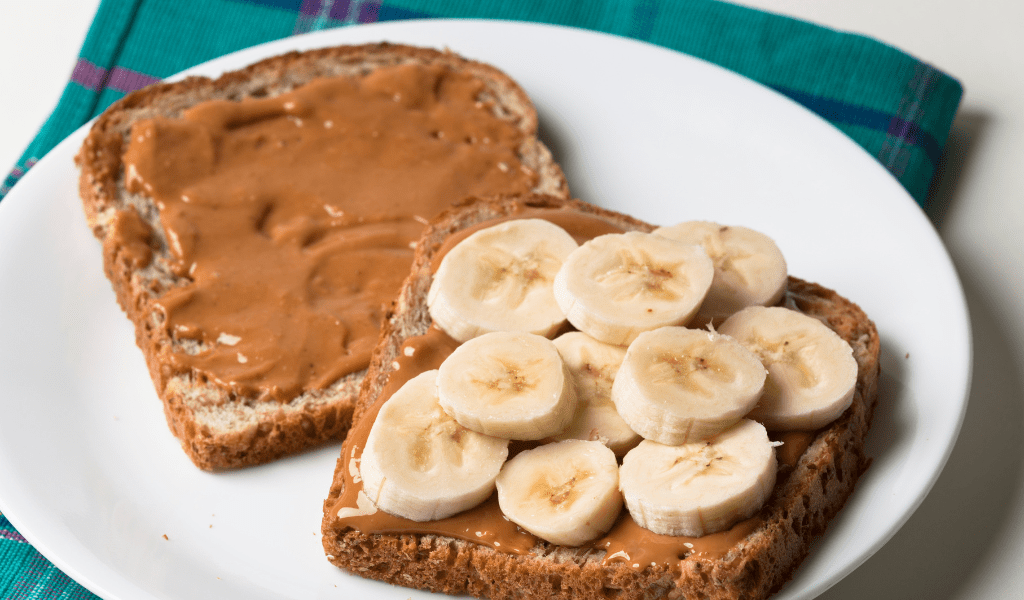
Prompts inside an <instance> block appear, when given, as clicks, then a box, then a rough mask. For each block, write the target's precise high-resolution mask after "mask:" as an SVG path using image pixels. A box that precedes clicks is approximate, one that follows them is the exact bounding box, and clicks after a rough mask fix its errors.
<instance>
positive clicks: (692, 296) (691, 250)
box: [554, 231, 714, 345]
mask: <svg viewBox="0 0 1024 600" xmlns="http://www.w3.org/2000/svg"><path fill="white" fill-rule="evenodd" d="M713 276H714V267H713V266H712V264H711V259H710V258H708V255H707V254H706V253H705V252H704V250H703V249H701V247H700V246H695V245H688V244H683V243H682V242H677V241H675V240H670V239H668V238H666V237H662V236H658V235H652V234H649V233H640V232H636V231H632V232H628V233H614V234H608V235H602V236H598V237H596V238H594V239H592V240H590V241H589V242H587V243H585V244H583V245H582V246H580V247H579V248H578V249H576V250H574V251H573V252H572V254H570V255H569V257H568V258H567V259H566V260H565V263H564V264H563V265H562V268H561V270H559V271H558V275H556V276H555V287H554V289H555V299H556V300H557V301H558V305H559V306H561V307H562V311H563V312H564V313H565V315H566V317H567V318H568V319H569V322H570V323H572V324H573V325H574V326H575V327H576V329H579V330H580V331H582V332H584V333H586V334H589V335H590V336H591V337H593V338H595V339H598V340H600V341H602V342H606V343H609V344H618V345H626V344H629V343H630V342H632V341H633V340H634V339H636V336H638V335H639V334H640V333H642V332H644V331H649V330H651V329H656V328H658V327H663V326H665V325H683V324H685V323H686V322H687V321H689V319H690V318H691V317H692V316H693V315H694V314H695V313H696V312H697V309H698V307H700V304H701V302H702V301H703V300H704V296H705V295H706V294H707V292H708V288H709V287H710V286H711V280H712V278H713Z"/></svg>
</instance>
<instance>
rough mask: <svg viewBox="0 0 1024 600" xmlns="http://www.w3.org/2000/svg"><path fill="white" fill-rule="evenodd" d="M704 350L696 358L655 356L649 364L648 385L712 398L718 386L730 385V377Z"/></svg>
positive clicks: (688, 355) (715, 358) (729, 373)
mask: <svg viewBox="0 0 1024 600" xmlns="http://www.w3.org/2000/svg"><path fill="white" fill-rule="evenodd" d="M703 350H704V351H703V352H700V353H696V354H682V355H680V354H676V353H674V352H662V353H660V354H658V355H656V356H655V357H654V361H653V362H652V364H651V373H650V375H651V382H652V383H656V384H659V385H671V386H673V387H678V388H681V389H684V390H686V391H688V392H692V393H694V394H702V395H711V394H713V393H714V391H713V390H715V389H716V387H717V385H720V384H725V383H728V382H730V381H732V379H733V373H732V371H731V370H730V369H729V368H727V367H726V366H725V365H724V364H723V363H722V361H721V360H718V358H717V357H716V356H715V355H714V352H713V351H711V349H710V348H705V349H703ZM716 384H717V385H716Z"/></svg>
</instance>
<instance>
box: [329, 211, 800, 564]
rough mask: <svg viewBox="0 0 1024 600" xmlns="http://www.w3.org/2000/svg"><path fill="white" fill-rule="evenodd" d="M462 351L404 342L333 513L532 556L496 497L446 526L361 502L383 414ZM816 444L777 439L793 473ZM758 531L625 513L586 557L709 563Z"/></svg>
mask: <svg viewBox="0 0 1024 600" xmlns="http://www.w3.org/2000/svg"><path fill="white" fill-rule="evenodd" d="M514 218H544V219H548V220H550V221H552V222H554V223H555V224H557V225H559V226H561V227H563V228H564V229H566V230H567V231H568V232H569V233H570V234H571V235H573V237H575V238H576V239H577V240H578V241H580V242H583V241H586V240H587V239H591V238H593V237H596V236H597V235H602V234H605V233H614V232H616V231H621V230H620V229H618V228H616V227H615V226H613V225H611V224H610V223H608V222H607V221H603V220H601V219H598V218H596V217H591V216H587V215H582V214H580V213H578V212H572V211H561V210H538V209H529V208H523V209H520V210H519V211H517V212H516V213H515V215H514ZM502 220H506V218H499V219H494V220H490V221H485V222H483V223H480V224H478V225H476V226H473V227H470V228H467V229H466V230H464V231H460V232H459V234H457V235H455V236H451V237H450V238H449V239H448V240H447V241H446V243H445V244H444V245H443V246H442V247H441V248H439V249H438V251H437V252H436V253H435V255H434V256H432V257H431V268H432V270H436V268H437V266H438V264H439V263H440V260H441V258H443V256H444V254H445V253H446V252H447V251H448V250H450V249H451V248H452V247H454V245H455V244H457V243H458V241H459V240H461V239H465V237H467V236H468V235H469V234H471V233H472V232H474V231H477V230H479V229H481V228H484V227H487V226H490V225H494V224H496V223H498V222H500V221H502ZM457 347H458V342H457V341H455V340H454V339H452V338H451V337H449V336H448V335H447V334H445V333H444V332H443V331H441V330H440V329H438V328H437V327H435V326H433V325H432V326H431V327H430V328H429V329H428V330H427V332H426V333H425V334H423V335H419V336H413V337H410V338H408V339H406V340H405V341H404V343H403V344H402V347H401V348H400V350H399V352H398V355H397V357H396V359H395V362H394V363H393V365H392V367H393V369H392V371H391V372H390V373H389V375H388V380H387V383H386V384H385V386H384V388H383V389H382V390H381V392H380V394H379V395H378V396H377V398H376V400H375V402H374V404H373V405H372V406H368V407H367V409H366V411H365V412H364V413H362V414H361V415H360V416H359V418H358V419H357V421H356V422H355V424H354V425H353V427H352V429H351V430H350V431H349V434H348V437H347V438H346V442H345V445H344V448H343V449H342V456H341V459H342V461H343V464H344V465H347V468H345V469H343V471H342V474H341V475H342V480H343V484H344V485H343V489H342V491H341V495H340V496H339V497H338V498H337V500H336V501H335V503H334V505H333V507H332V508H331V509H329V511H330V513H331V514H333V515H336V516H337V522H338V523H339V524H340V525H342V526H347V527H352V528H353V529H356V530H358V531H361V532H363V533H390V534H396V533H397V534H403V533H408V534H433V535H442V536H446V537H451V538H455V539H461V540H465V541H468V542H473V543H477V544H481V545H484V546H489V547H491V548H494V549H495V550H499V551H502V552H508V553H511V554H527V553H529V552H530V551H531V549H532V548H533V547H534V546H535V545H536V544H537V543H538V542H539V539H538V538H536V537H535V536H533V535H532V534H530V533H528V532H526V531H524V530H523V529H521V528H519V527H518V526H517V525H515V524H514V523H512V522H511V521H509V520H508V519H507V518H505V516H504V515H503V514H502V513H501V510H500V509H499V508H498V503H497V496H496V495H492V496H491V497H490V498H489V499H488V500H487V501H485V502H484V503H483V504H481V505H479V506H476V507H474V508H471V509H469V510H467V511H464V512H462V513H459V514H457V515H454V516H452V517H449V518H447V519H442V520H438V521H428V522H417V521H412V520H409V519H405V518H403V517H397V516H394V515H390V514H388V513H386V512H384V511H381V510H378V509H377V508H376V507H375V506H373V504H372V502H371V501H370V500H369V499H368V498H366V497H365V495H363V494H362V483H361V481H360V479H359V476H358V473H359V461H360V457H361V455H362V449H363V447H365V444H366V439H367V437H368V436H369V434H370V429H371V428H372V426H373V422H374V420H375V419H376V415H377V412H378V411H379V410H380V408H381V407H382V406H383V405H384V403H385V402H386V401H387V399H388V398H390V397H391V395H392V394H394V393H395V392H397V391H398V389H399V388H401V387H402V385H403V384H405V382H407V381H409V380H410V379H412V378H413V377H415V376H416V375H418V374H420V373H423V372H424V371H428V370H431V369H437V368H438V367H439V366H440V365H441V363H442V362H443V361H444V359H445V358H447V357H448V355H450V354H451V353H452V352H454V350H455V349H456V348H457ZM814 437H815V434H814V433H808V432H784V433H781V434H779V435H776V436H773V439H775V440H777V441H782V442H783V446H782V447H785V452H783V453H780V454H779V455H778V458H779V462H780V465H785V466H788V467H792V466H794V465H795V464H796V462H797V461H798V460H799V458H800V455H802V454H803V452H804V451H805V450H806V449H807V447H808V446H809V445H810V443H811V442H812V441H813V439H814ZM517 446H519V447H518V448H517ZM526 447H529V443H518V442H517V443H514V444H513V446H512V447H511V448H510V450H512V451H513V452H515V451H516V450H521V449H525V448H526ZM782 447H780V449H781V448H782ZM361 496H362V497H361ZM760 524H761V519H760V518H759V517H757V516H755V517H752V518H750V519H746V520H744V521H740V522H739V523H737V524H735V525H734V526H733V527H732V528H730V529H728V530H726V531H722V532H719V533H714V534H710V535H705V536H702V537H699V538H693V537H686V536H668V535H660V534H657V533H654V532H651V531H649V530H647V529H644V528H642V527H640V526H639V525H637V524H636V522H635V521H633V519H632V517H630V515H629V513H628V512H626V511H625V510H624V509H623V511H622V514H620V516H619V519H618V520H617V521H616V522H615V524H614V525H613V526H612V528H611V530H609V532H608V533H607V534H606V535H604V536H602V537H600V538H598V539H596V540H594V541H593V542H590V543H589V544H586V545H585V548H584V549H593V550H603V551H604V552H605V555H604V559H603V561H604V562H605V563H624V564H627V565H629V566H631V567H634V568H638V569H641V568H644V567H647V566H648V565H650V564H652V563H655V564H663V565H675V564H678V562H679V561H680V560H681V559H684V558H686V557H687V556H690V555H698V556H703V557H708V558H719V557H722V556H725V555H726V554H727V553H728V552H729V551H730V550H731V549H732V548H734V547H735V546H736V545H737V544H738V543H740V542H741V541H742V540H743V539H745V538H746V537H747V536H748V535H750V534H751V533H752V532H753V531H754V530H756V529H757V527H758V526H759V525H760Z"/></svg>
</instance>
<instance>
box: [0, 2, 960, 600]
mask: <svg viewBox="0 0 1024 600" xmlns="http://www.w3.org/2000/svg"><path fill="white" fill-rule="evenodd" d="M450 23H460V24H463V25H471V24H486V25H489V26H493V25H501V26H513V27H527V28H544V29H549V30H556V31H557V30H563V29H568V30H573V31H576V32H578V33H580V34H584V35H589V36H598V37H605V38H609V39H614V40H616V41H617V42H625V43H632V44H639V45H644V46H647V47H648V48H651V49H655V50H657V51H662V52H669V53H673V54H676V55H679V56H682V57H685V58H686V59H689V60H693V61H696V62H698V63H701V64H703V65H704V66H705V67H708V68H711V69H713V70H716V71H719V72H723V73H727V74H729V76H731V77H736V78H739V79H742V80H743V81H744V82H746V83H752V84H754V85H756V86H758V87H760V88H761V89H762V90H764V91H766V92H768V93H770V94H772V95H774V96H776V97H778V98H780V99H782V100H784V101H785V102H786V103H789V104H791V105H793V106H795V107H797V108H799V110H800V111H803V112H804V113H805V114H806V115H807V116H809V117H811V118H812V119H814V120H815V121H819V122H821V123H824V124H825V125H827V126H828V127H829V128H832V129H835V128H834V127H833V126H832V125H831V124H830V123H828V121H827V120H825V119H823V118H821V117H820V116H818V115H816V114H814V113H813V112H811V111H809V110H807V109H806V108H804V107H802V106H801V105H799V104H798V103H796V102H795V101H793V100H791V99H789V98H787V97H786V96H784V95H782V94H780V93H778V92H776V91H775V90H772V89H771V88H769V87H767V86H764V85H763V84H760V83H758V82H756V81H753V80H750V79H748V78H746V77H743V76H742V75H739V74H736V73H735V72H732V71H729V70H728V69H725V68H724V67H721V66H719V65H716V64H714V63H711V62H708V61H706V60H704V59H701V58H698V57H694V56H691V55H686V54H683V53H680V52H678V51H675V50H672V49H669V48H665V47H663V46H658V45H655V44H652V43H649V42H645V41H641V40H634V39H631V38H626V37H623V36H618V35H615V34H609V33H602V32H595V31H591V30H587V29H583V28H579V27H569V26H562V25H553V24H544V23H530V22H520V21H506V20H491V19H413V20H407V21H400V22H385V23H374V24H367V25H360V26H359V28H339V29H332V30H325V31H319V32H312V33H308V34H303V35H300V36H292V37H289V38H283V39H280V40H274V41H270V42H266V43H263V44H259V45H257V46H253V47H250V48H246V49H242V50H239V51H237V52H233V53H231V54H228V55H225V56H222V57H218V58H215V59H212V60H210V61H206V62H204V63H201V64H199V65H196V66H194V67H191V68H189V69H186V70H185V71H182V72H181V73H179V74H176V75H174V76H171V77H170V78H168V80H175V79H178V78H181V77H184V76H187V75H191V74H197V73H203V72H205V71H209V70H210V69H217V70H218V72H227V71H230V70H235V69H237V68H240V67H237V66H235V67H220V63H225V64H228V63H230V62H232V61H233V60H237V59H238V58H239V57H247V56H249V55H250V54H251V55H253V56H256V55H259V57H258V58H253V59H248V58H246V59H245V60H246V62H250V63H251V62H254V61H255V60H259V59H260V58H263V57H269V56H273V55H275V54H279V53H280V52H282V51H283V50H282V49H285V48H287V49H291V48H295V47H301V48H313V47H323V46H328V45H333V44H342V43H349V42H348V40H347V38H348V37H350V36H349V35H347V34H346V32H350V31H352V30H353V29H358V30H360V31H361V32H366V31H368V30H370V29H373V30H382V29H387V30H390V29H403V28H406V27H410V26H412V27H427V28H434V27H441V28H443V27H444V26H446V25H448V24H450ZM380 37H382V38H383V37H385V36H380ZM306 42H311V43H308V44H307V43H306ZM456 51H457V50H456ZM91 124H92V121H90V122H88V123H86V124H84V125H82V126H81V127H80V128H78V129H77V130H75V132H73V133H72V134H70V135H69V136H68V137H67V138H65V139H64V140H63V141H61V142H60V144H58V145H57V146H56V147H55V148H54V149H53V150H51V151H50V152H49V153H47V155H46V156H44V157H43V158H42V159H41V160H40V161H39V163H38V164H37V165H35V167H34V168H33V169H31V170H30V171H29V172H28V173H26V175H25V177H23V178H22V180H21V181H19V182H18V184H16V185H15V186H14V187H13V188H12V189H11V191H10V192H9V194H8V196H7V197H6V198H5V201H4V202H0V222H2V221H4V220H5V217H6V215H7V214H8V213H9V212H11V211H12V210H14V209H10V208H7V209H5V207H9V206H10V205H12V204H20V203H21V202H22V201H21V200H15V202H13V203H12V202H11V200H12V199H14V198H17V197H19V196H21V195H27V192H23V191H21V190H24V189H26V188H27V187H28V186H26V185H24V182H25V181H32V180H33V179H34V178H35V177H39V176H42V175H40V174H39V173H41V172H42V171H43V169H40V166H41V165H44V164H49V163H48V162H47V161H48V159H49V162H53V160H55V159H54V158H52V157H53V156H62V155H63V154H65V153H67V152H68V151H69V150H68V148H69V147H72V148H74V147H77V144H78V143H80V141H81V138H82V137H84V135H85V132H86V131H87V130H88V128H89V127H90V126H91ZM835 131H836V133H838V134H840V136H839V137H841V138H842V139H845V140H846V142H847V143H848V144H850V145H853V146H854V147H856V149H857V150H858V151H860V152H862V153H863V154H864V155H865V156H867V157H869V158H871V157H870V155H869V154H868V153H867V152H866V151H865V150H864V149H863V148H861V147H860V146H859V145H858V144H856V142H854V141H853V140H852V139H850V138H849V137H847V136H845V135H843V134H842V132H841V131H839V130H838V129H835ZM873 160H874V159H873V158H872V161H873ZM876 165H877V168H878V169H880V170H882V171H884V167H882V165H881V164H878V163H876ZM44 169H49V167H44ZM33 173H36V175H35V177H34V176H33ZM885 173H886V175H887V176H889V177H891V175H890V174H889V173H888V172H887V171H885ZM892 181H893V183H894V184H895V185H896V186H897V187H898V189H899V191H900V192H901V193H902V196H903V202H905V203H909V204H910V205H911V206H912V208H913V209H917V210H920V209H919V207H918V205H917V204H916V202H914V201H913V199H912V198H911V197H910V195H909V194H908V193H907V192H906V190H905V189H904V188H903V187H902V185H900V184H899V183H898V182H897V181H896V180H895V178H893V179H892ZM893 200H894V201H895V199H893ZM919 218H920V219H923V220H925V222H927V219H926V218H925V217H924V216H923V213H920V215H919ZM928 224H929V225H930V223H928ZM932 233H933V235H934V241H936V242H937V243H938V246H939V247H940V248H941V250H942V253H943V255H942V256H941V258H942V259H944V261H945V263H946V264H945V265H944V266H945V267H946V268H947V269H948V270H949V271H950V273H951V274H952V275H953V278H954V281H955V283H956V287H957V291H958V292H959V294H958V296H957V297H956V298H953V300H954V301H955V302H956V303H957V304H958V308H959V309H960V310H959V311H958V312H959V313H960V314H961V316H962V317H963V320H964V322H963V323H962V325H963V326H964V332H965V333H966V336H965V339H966V346H965V347H964V349H963V350H964V355H965V357H966V361H965V364H966V370H965V372H964V374H963V375H964V376H963V381H962V394H960V395H962V397H963V399H962V401H961V402H960V404H959V411H958V415H956V416H955V418H954V419H953V420H952V421H951V422H950V423H951V427H950V428H949V431H948V433H949V437H950V441H949V443H948V444H946V445H945V447H944V452H943V453H942V455H941V456H939V457H938V460H937V461H936V464H937V468H935V469H934V470H933V472H932V474H931V477H930V480H929V481H928V482H927V484H926V485H925V486H923V487H922V488H921V489H920V490H919V492H918V494H917V495H916V497H915V498H914V501H913V502H912V503H911V505H910V506H909V508H908V509H907V510H905V511H904V512H903V514H902V516H901V518H900V519H898V520H897V522H896V523H895V524H894V526H893V527H891V528H890V530H889V532H888V535H886V536H884V537H882V538H880V539H878V540H876V542H875V544H874V545H873V546H872V547H871V548H870V550H869V551H867V552H864V553H863V554H862V555H861V556H859V557H857V559H856V560H854V561H851V562H850V563H849V564H848V565H847V566H846V568H845V569H843V570H842V573H841V574H839V575H837V576H835V577H834V578H832V580H831V581H826V582H822V583H820V584H819V585H818V586H817V591H815V592H814V593H813V595H814V596H816V595H818V594H820V593H822V592H824V591H825V590H826V589H828V588H829V587H832V585H834V584H835V583H837V582H838V581H840V580H841V579H842V578H843V577H845V576H846V575H847V574H849V573H850V572H852V571H853V570H854V569H856V568H857V567H859V566H860V565H861V564H862V563H863V562H864V561H866V560H867V559H868V558H870V556H871V555H872V554H874V552H875V551H877V550H878V548H880V547H881V546H883V545H884V544H885V543H886V542H887V541H888V540H889V539H891V537H892V536H893V535H895V534H896V533H897V532H898V531H899V529H900V528H901V527H902V525H903V524H904V523H905V522H906V521H907V520H908V519H909V518H910V517H911V516H912V515H913V513H914V512H915V511H916V510H917V508H918V507H919V506H920V504H921V503H922V502H923V501H924V499H925V498H926V497H927V495H928V493H929V492H930V490H931V489H932V487H933V486H934V483H935V481H936V480H937V479H938V477H939V476H940V474H941V472H942V470H943V467H944V466H945V464H946V462H947V460H948V458H949V456H950V454H951V453H952V451H953V447H954V446H955V442H956V439H957V436H958V435H959V431H960V429H961V426H962V423H963V420H964V417H965V414H966V410H967V405H968V399H969V393H970V389H971V380H972V377H973V352H974V349H973V346H972V337H971V327H970V320H969V313H968V309H967V303H966V296H965V294H964V290H963V285H962V282H961V281H960V279H959V276H958V274H957V273H956V269H955V266H954V265H953V263H952V260H951V257H950V256H949V253H948V250H946V248H945V246H944V245H943V244H942V242H941V239H939V237H938V234H937V232H935V231H934V228H932ZM5 507H6V502H5V500H4V496H3V495H0V509H3V512H4V515H5V516H6V517H7V518H8V519H9V520H10V521H11V523H12V524H14V525H15V527H16V528H18V530H19V532H20V533H22V535H24V536H25V538H26V539H27V540H29V542H30V543H31V544H32V546H33V547H35V548H36V549H37V550H39V551H40V553H41V554H43V556H45V557H46V558H47V559H48V560H50V561H51V562H53V564H55V565H57V566H58V567H59V568H60V569H61V570H62V571H64V572H65V573H67V574H69V576H72V574H74V575H73V579H74V580H75V581H76V582H78V583H79V584H81V585H83V586H84V587H86V588H87V589H89V590H91V591H93V593H96V594H98V595H100V594H103V593H105V592H106V589H105V586H102V585H100V584H99V583H98V582H97V581H95V580H94V579H93V578H91V577H89V576H88V575H87V574H86V573H83V572H82V571H81V570H80V569H78V568H76V566H75V565H72V564H69V563H66V562H65V561H63V560H62V557H61V556H60V555H59V553H54V552H53V551H52V549H50V548H49V544H47V543H45V541H44V540H37V539H35V534H34V532H32V531H31V529H33V528H32V527H28V530H23V529H22V527H23V526H22V525H21V524H20V521H19V519H20V517H19V516H18V515H17V514H15V515H12V514H10V513H8V512H7V511H6V509H5ZM15 512H17V511H15ZM12 516H13V518H12ZM44 549H45V550H50V551H44ZM124 582H125V583H127V584H128V585H129V586H135V583H134V582H133V581H129V580H124ZM808 597H813V596H808Z"/></svg>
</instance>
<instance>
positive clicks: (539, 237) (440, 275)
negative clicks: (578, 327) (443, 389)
mask: <svg viewBox="0 0 1024 600" xmlns="http://www.w3.org/2000/svg"><path fill="white" fill-rule="evenodd" d="M577 247H578V244H577V243H576V240H574V239H573V237H572V236H571V235H569V234H568V233H567V232H566V231H565V230H564V229H562V228H561V227H559V226H557V225H555V224H553V223H551V222H550V221H545V220H543V219H518V220H513V221H507V222H505V223H501V224H499V225H495V226H493V227H488V228H486V229H481V230H480V231H477V232H475V233H473V234H472V235H470V236H469V237H467V238H466V239H464V240H462V241H461V242H459V243H458V244H457V245H456V246H455V247H454V248H452V249H451V251H449V252H448V254H446V255H445V256H444V258H443V259H442V260H441V264H440V266H439V267H438V269H437V273H435V274H434V280H433V282H432V283H431V285H430V291H429V292H428V293H427V308H428V310H429V311H430V316H431V318H432V319H433V320H434V323H436V324H437V326H438V327H440V328H441V329H442V330H444V332H445V333H447V334H448V335H450V336H451V337H453V338H455V339H456V340H457V341H460V342H465V341H466V340H469V339H472V338H474V337H476V336H478V335H481V334H483V333H487V332H491V331H525V332H528V333H535V334H538V335H544V336H550V335H552V334H554V332H555V330H557V329H558V327H559V326H560V325H561V324H562V323H564V322H565V315H564V314H563V313H562V310H561V309H560V308H559V307H558V303H557V302H555V297H554V294H553V293H552V281H553V280H554V278H555V274H556V273H557V272H558V269H559V268H561V266H562V262H563V261H564V260H565V258H566V257H567V256H569V253H570V252H572V251H573V250H575V249H576V248H577Z"/></svg>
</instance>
